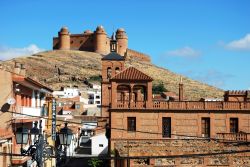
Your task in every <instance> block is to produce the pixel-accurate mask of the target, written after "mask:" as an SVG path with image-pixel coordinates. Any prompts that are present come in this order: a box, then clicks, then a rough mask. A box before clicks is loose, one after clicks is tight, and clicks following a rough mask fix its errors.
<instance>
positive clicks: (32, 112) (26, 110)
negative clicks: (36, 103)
mask: <svg viewBox="0 0 250 167" xmlns="http://www.w3.org/2000/svg"><path fill="white" fill-rule="evenodd" d="M47 113H48V112H47V107H25V106H17V109H16V114H14V115H13V117H15V118H23V117H26V118H27V117H41V116H47Z"/></svg>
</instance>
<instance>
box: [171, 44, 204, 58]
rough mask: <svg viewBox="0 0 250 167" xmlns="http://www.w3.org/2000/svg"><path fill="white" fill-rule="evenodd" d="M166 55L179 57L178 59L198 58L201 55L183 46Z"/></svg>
mask: <svg viewBox="0 0 250 167" xmlns="http://www.w3.org/2000/svg"><path fill="white" fill-rule="evenodd" d="M167 55H169V56H179V57H198V56H200V55H201V53H200V52H199V51H197V50H194V49H193V48H191V47H189V46H185V47H183V48H180V49H176V50H172V51H168V52H167Z"/></svg>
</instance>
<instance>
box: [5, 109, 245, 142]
mask: <svg viewBox="0 0 250 167" xmlns="http://www.w3.org/2000/svg"><path fill="white" fill-rule="evenodd" d="M7 112H10V113H13V114H20V115H24V116H30V117H34V118H43V119H47V120H52V119H51V118H44V117H41V116H33V115H28V114H23V113H16V112H13V111H7ZM59 121H60V122H65V123H71V124H77V125H82V123H79V122H74V121H64V120H59ZM84 125H88V126H95V127H100V128H101V129H105V128H106V127H105V126H98V125H97V126H96V125H93V124H88V123H84ZM101 129H98V130H101ZM110 129H112V130H120V131H128V130H127V129H123V128H114V127H111V128H110ZM133 132H138V133H146V134H155V135H162V133H158V132H147V131H139V130H136V131H133ZM171 136H177V137H186V138H188V139H205V140H215V141H223V142H227V141H228V142H236V143H237V142H238V143H242V142H243V141H237V140H236V141H234V140H228V139H219V138H213V137H201V136H191V135H181V134H173V133H171ZM165 139H171V138H165ZM118 140H124V139H118ZM129 140H131V139H129ZM163 140H164V139H163Z"/></svg>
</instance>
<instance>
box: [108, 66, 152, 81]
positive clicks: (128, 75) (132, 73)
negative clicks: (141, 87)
mask: <svg viewBox="0 0 250 167" xmlns="http://www.w3.org/2000/svg"><path fill="white" fill-rule="evenodd" d="M112 80H143V81H152V80H153V78H151V77H150V76H148V75H146V74H144V73H143V72H141V71H139V70H137V69H136V68H134V67H129V68H127V69H125V70H124V71H122V72H120V73H119V74H117V75H115V76H114V77H113V78H112Z"/></svg>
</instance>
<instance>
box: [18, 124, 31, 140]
mask: <svg viewBox="0 0 250 167" xmlns="http://www.w3.org/2000/svg"><path fill="white" fill-rule="evenodd" d="M28 139H29V130H28V128H24V127H19V128H17V130H16V143H17V144H27V143H28Z"/></svg>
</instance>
